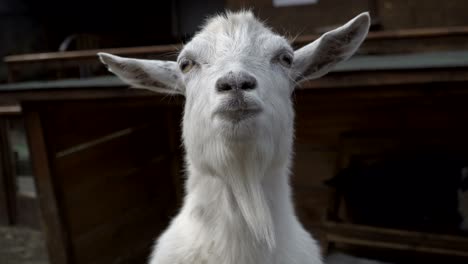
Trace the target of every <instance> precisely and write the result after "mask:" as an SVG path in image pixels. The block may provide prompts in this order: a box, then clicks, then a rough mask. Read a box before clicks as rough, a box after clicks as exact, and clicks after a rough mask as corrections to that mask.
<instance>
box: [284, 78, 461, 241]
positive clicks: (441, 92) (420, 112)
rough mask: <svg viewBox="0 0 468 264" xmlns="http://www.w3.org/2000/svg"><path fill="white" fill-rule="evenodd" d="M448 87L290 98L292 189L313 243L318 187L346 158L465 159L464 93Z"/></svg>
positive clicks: (322, 197) (325, 197) (320, 212)
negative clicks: (402, 154) (424, 155)
mask: <svg viewBox="0 0 468 264" xmlns="http://www.w3.org/2000/svg"><path fill="white" fill-rule="evenodd" d="M455 87H457V85H450V86H449V85H444V84H439V85H434V86H430V85H427V86H412V87H406V86H403V87H400V88H396V87H393V88H392V87H379V88H369V89H362V90H360V91H359V90H354V91H349V92H347V91H346V90H339V92H337V90H334V91H333V89H330V90H328V91H323V92H317V91H310V90H309V91H300V92H297V93H296V94H295V96H294V100H295V103H296V111H297V115H296V138H295V158H294V168H293V180H292V185H293V188H294V197H295V201H296V207H297V209H298V214H299V216H300V218H301V221H302V222H303V223H304V224H305V225H306V227H307V228H308V229H309V230H312V231H313V232H316V235H318V236H319V237H320V231H321V224H322V222H323V220H324V218H325V216H326V212H327V206H328V205H330V197H331V192H330V189H329V188H328V187H326V185H325V184H324V181H325V180H327V179H330V178H332V177H333V176H334V175H335V174H336V173H337V172H338V170H339V169H340V168H342V166H344V165H345V164H343V159H344V158H346V155H348V154H349V153H350V152H352V153H353V154H359V153H365V152H370V151H374V152H375V151H376V152H381V153H383V152H384V151H386V150H390V149H391V150H397V151H398V150H403V151H406V150H416V151H417V150H423V149H429V150H432V151H434V150H436V151H437V150H440V151H445V152H447V153H451V154H453V153H455V152H456V153H465V155H467V157H468V153H466V148H467V147H468V140H467V138H466V135H468V122H467V119H468V109H467V108H466V101H467V99H468V93H467V92H466V90H465V89H464V86H463V85H462V84H460V85H458V88H457V89H459V90H458V91H459V93H458V92H456V93H455V92H454V93H452V92H450V91H451V90H450V89H449V88H453V89H454V88H455ZM464 90H465V91H464ZM452 91H453V90H452Z"/></svg>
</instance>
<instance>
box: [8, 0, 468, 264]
mask: <svg viewBox="0 0 468 264" xmlns="http://www.w3.org/2000/svg"><path fill="white" fill-rule="evenodd" d="M242 8H250V9H252V10H253V12H254V13H255V14H256V15H257V16H258V17H259V18H260V19H261V20H263V21H265V22H266V23H267V24H268V25H269V26H271V27H272V28H273V29H274V30H275V31H276V32H278V33H280V34H284V35H286V36H287V37H288V38H290V39H291V41H292V44H293V46H294V47H296V48H298V47H301V46H303V45H305V44H307V43H309V42H311V41H313V40H315V39H316V38H317V37H319V36H320V34H322V33H324V32H326V31H328V30H331V29H333V28H335V27H337V26H339V25H341V24H343V23H345V22H347V21H348V20H349V19H351V18H353V17H354V16H356V15H357V14H359V13H361V12H364V11H369V12H370V14H371V16H372V26H371V32H370V33H369V37H368V38H367V40H366V41H365V42H364V44H363V45H362V47H361V48H360V49H359V51H358V52H357V54H356V56H354V57H353V58H352V59H350V60H349V61H348V62H345V63H343V64H341V65H339V67H338V68H337V69H336V70H335V71H334V72H332V73H330V74H329V75H327V76H326V77H324V78H322V79H319V80H314V81H310V82H307V83H305V84H304V85H303V86H302V87H301V88H300V89H298V90H297V91H296V92H295V94H294V102H295V105H296V110H297V118H296V130H297V136H296V139H295V140H296V142H295V150H296V155H295V162H294V167H293V178H292V185H293V188H294V193H295V196H294V198H295V204H296V207H297V212H298V215H299V217H300V219H301V222H303V223H304V225H305V226H306V228H307V229H308V230H309V231H310V232H311V233H313V234H314V236H315V237H316V238H317V239H319V241H320V243H321V245H322V248H323V251H324V254H325V255H327V256H328V259H327V262H328V263H420V262H421V263H422V262H424V263H444V264H450V263H468V236H467V232H468V151H467V150H468V140H467V138H466V135H468V120H467V117H468V107H467V103H466V102H468V89H467V88H466V87H468V86H467V85H468V15H467V14H468V2H467V1H465V0H445V1H436V0H412V1H403V0H302V1H297V0H296V1H294V0H292V1H288V0H206V1H190V0H176V1H148V0H133V1H111V0H93V1H91V0H75V1H67V0H42V1H35V0H0V58H1V60H0V263H2V264H26V263H28V264H46V263H51V264H68V263H70V264H82V263H83V264H84V263H99V264H101V263H104V264H105V263H144V261H145V259H146V258H147V256H148V254H149V251H150V248H151V244H152V241H153V239H154V238H155V237H157V236H158V235H159V234H160V232H161V231H162V230H164V228H165V227H166V226H167V224H168V222H169V221H170V219H171V217H172V216H173V215H174V214H175V213H176V212H177V209H178V208H179V206H180V202H181V199H182V197H183V191H182V190H183V187H182V185H183V184H182V182H183V175H182V168H183V162H182V160H183V159H182V153H183V151H182V149H181V147H180V145H181V144H180V126H179V124H180V116H181V111H182V110H181V109H182V105H183V98H179V97H174V98H167V97H166V98H163V97H161V96H159V95H157V94H151V93H148V92H145V91H134V90H130V89H128V87H127V86H126V85H125V84H123V83H121V82H120V81H119V80H117V79H116V78H115V77H113V76H111V75H110V74H109V73H108V72H107V70H106V69H105V68H104V67H103V66H102V65H101V64H100V63H99V62H98V60H97V57H96V53H97V52H98V51H106V52H111V53H114V54H117V55H122V56H129V57H139V58H150V59H151V58H153V59H165V60H173V59H174V58H175V57H176V56H177V50H178V49H179V48H180V46H181V45H182V44H183V43H184V42H186V41H188V40H190V38H191V37H192V36H193V35H194V34H195V33H196V31H197V30H198V29H199V26H201V25H202V24H203V21H204V20H205V19H206V17H208V16H211V15H213V14H216V13H220V12H223V11H224V10H226V9H230V10H239V9H242Z"/></svg>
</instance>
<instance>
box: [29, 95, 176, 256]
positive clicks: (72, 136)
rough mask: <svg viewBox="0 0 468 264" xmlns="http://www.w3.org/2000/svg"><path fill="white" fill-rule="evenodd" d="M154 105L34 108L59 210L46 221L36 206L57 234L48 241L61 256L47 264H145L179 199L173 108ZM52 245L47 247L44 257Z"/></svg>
mask: <svg viewBox="0 0 468 264" xmlns="http://www.w3.org/2000/svg"><path fill="white" fill-rule="evenodd" d="M160 101H161V99H160V98H158V99H157V100H141V99H139V100H109V101H107V100H96V101H86V102H85V101H68V102H48V103H47V104H44V105H39V106H37V107H33V108H35V109H37V112H38V113H39V116H40V121H41V123H42V127H43V128H44V139H45V142H46V147H47V152H48V158H49V164H50V177H51V182H52V188H53V191H54V192H55V197H56V206H57V208H58V212H55V214H54V215H53V216H47V214H49V213H51V211H53V210H51V209H50V208H48V206H49V204H45V205H44V203H43V205H44V206H45V207H43V208H42V211H43V213H45V214H46V215H45V219H46V222H47V224H48V225H49V226H50V225H52V224H54V223H52V222H51V221H50V220H51V217H55V218H58V223H57V224H59V225H62V227H61V229H59V232H61V233H62V234H59V236H57V234H52V233H50V232H48V233H49V235H55V237H54V239H55V241H57V239H59V241H60V240H61V241H62V242H63V243H64V245H63V246H62V247H63V248H62V250H65V251H67V254H68V256H67V257H65V258H62V259H59V260H57V259H53V263H64V262H62V261H65V262H67V263H76V264H82V263H83V264H84V263H96V264H98V263H99V264H101V263H144V260H145V259H146V258H147V256H148V255H149V253H150V249H151V246H152V244H153V241H154V238H155V237H156V236H157V235H158V234H159V233H160V232H161V231H162V230H163V229H164V228H165V227H166V226H167V225H168V223H169V221H170V219H171V217H172V216H173V215H174V214H175V213H176V210H177V205H178V203H179V202H178V201H179V199H180V196H179V194H180V189H178V188H179V187H178V186H180V184H179V183H178V182H177V181H178V179H180V177H179V176H180V173H181V171H182V168H181V167H180V166H179V165H180V147H179V146H180V142H179V123H178V122H177V121H176V120H177V118H178V117H179V116H180V107H164V106H161V105H159V102H160ZM27 109H29V108H27ZM28 111H29V110H28ZM174 116H175V117H174ZM39 180H40V179H39ZM40 186H41V183H39V187H40ZM40 189H41V188H40ZM43 189H44V188H42V190H43ZM39 191H41V190H39ZM45 202H47V201H45ZM52 213H53V212H52ZM52 228H56V227H52ZM60 237H61V238H60ZM55 244H56V243H49V247H50V250H51V251H54V250H55V249H54V247H55ZM58 249H59V250H60V249H61V248H58ZM56 253H57V252H51V254H52V255H55V256H56ZM64 259H68V260H64ZM54 260H55V261H54ZM135 261H137V262H135Z"/></svg>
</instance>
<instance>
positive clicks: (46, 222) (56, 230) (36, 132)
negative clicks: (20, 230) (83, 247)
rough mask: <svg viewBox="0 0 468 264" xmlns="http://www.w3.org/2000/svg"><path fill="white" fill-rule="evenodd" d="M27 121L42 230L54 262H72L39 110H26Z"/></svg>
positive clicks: (67, 263)
mask: <svg viewBox="0 0 468 264" xmlns="http://www.w3.org/2000/svg"><path fill="white" fill-rule="evenodd" d="M25 125H26V131H27V134H28V142H29V146H30V150H31V156H32V161H33V168H34V176H35V181H36V187H37V190H38V199H39V202H40V207H41V215H42V218H43V230H44V233H45V237H46V241H47V246H48V250H49V259H50V262H51V263H52V264H70V263H72V259H73V256H72V250H71V244H70V239H69V235H68V231H67V228H66V223H65V221H64V218H63V211H62V210H63V208H62V207H61V204H60V198H61V197H60V194H59V193H58V190H57V186H56V182H55V179H54V178H53V175H52V172H51V170H50V163H49V156H50V153H49V152H48V148H47V144H46V142H45V138H44V131H43V127H42V122H41V117H40V114H39V112H36V111H31V110H29V109H28V110H26V111H25Z"/></svg>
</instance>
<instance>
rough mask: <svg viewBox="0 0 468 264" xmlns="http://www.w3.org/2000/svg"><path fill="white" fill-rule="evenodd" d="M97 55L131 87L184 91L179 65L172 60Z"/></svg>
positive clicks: (158, 90) (175, 92)
mask: <svg viewBox="0 0 468 264" xmlns="http://www.w3.org/2000/svg"><path fill="white" fill-rule="evenodd" d="M98 55H99V58H100V59H101V62H102V63H104V64H105V65H106V66H107V69H108V70H109V71H110V72H112V73H114V74H115V75H117V76H118V77H119V78H120V79H122V81H124V82H126V83H128V84H130V85H131V86H132V87H135V88H142V89H147V90H151V91H154V92H158V93H166V94H167V93H168V94H182V95H183V94H184V93H185V86H184V84H183V83H182V77H181V73H180V70H179V67H178V65H177V63H176V62H174V61H159V60H141V59H129V58H122V57H118V56H115V55H111V54H108V53H98Z"/></svg>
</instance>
